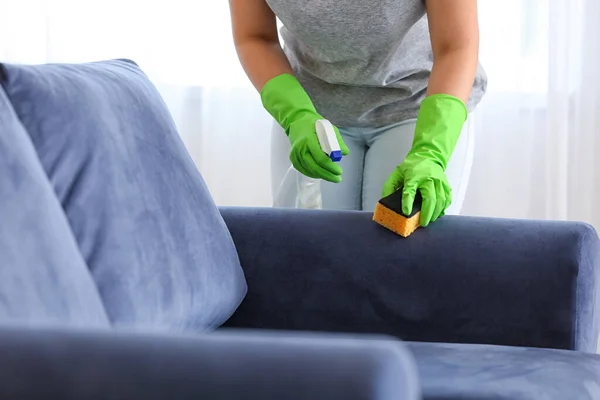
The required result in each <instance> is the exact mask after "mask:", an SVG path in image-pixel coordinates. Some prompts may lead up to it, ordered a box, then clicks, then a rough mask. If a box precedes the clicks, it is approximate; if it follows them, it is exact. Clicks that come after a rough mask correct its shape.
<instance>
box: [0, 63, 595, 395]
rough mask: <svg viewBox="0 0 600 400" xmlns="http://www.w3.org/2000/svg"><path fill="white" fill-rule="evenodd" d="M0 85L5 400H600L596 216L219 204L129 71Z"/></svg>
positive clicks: (60, 71)
mask: <svg viewBox="0 0 600 400" xmlns="http://www.w3.org/2000/svg"><path fill="white" fill-rule="evenodd" d="M0 82H1V83H2V90H0V171H3V173H2V174H0V198H2V200H3V201H2V203H0V221H2V223H1V224H0V257H1V258H0V398H2V399H49V398H52V399H63V400H68V399H77V400H87V399H211V400H225V399H265V400H275V399H286V400H295V399H311V400H325V399H346V400H354V399H356V400H359V399H361V400H363V399H364V400H388V399H389V400H392V399H394V400H404V399H406V400H417V399H427V400H454V399H490V400H491V399H512V400H521V399H523V400H525V399H527V400H529V399H532V400H533V399H552V400H554V399H557V400H558V399H561V400H564V399H582V400H587V399H600V356H597V355H596V354H595V353H596V348H597V342H598V335H599V324H598V316H597V314H598V310H599V303H598V301H599V298H598V290H599V283H600V281H599V274H600V240H599V238H598V234H597V232H596V231H595V230H594V228H592V227H591V226H589V225H587V224H583V223H577V222H555V221H528V220H510V219H491V218H474V217H452V216H446V217H444V218H442V219H440V220H439V221H437V222H436V223H435V224H432V225H431V226H429V227H428V228H426V229H419V230H417V231H416V232H415V233H414V234H413V235H412V236H410V237H409V238H407V239H403V238H400V237H398V236H396V235H394V234H393V233H391V232H389V231H387V230H385V229H383V228H381V227H380V226H378V225H376V224H375V223H373V222H372V221H371V214H369V213H366V212H344V211H314V210H312V211H309V210H285V209H270V208H244V207H224V208H223V207H222V208H218V207H217V206H216V205H215V204H214V202H213V201H212V198H211V197H210V194H209V193H208V189H207V188H206V186H205V185H204V182H203V180H202V178H201V177H200V174H199V173H198V171H197V170H196V168H195V166H194V165H193V162H192V161H191V159H189V157H188V156H187V153H186V152H185V148H184V147H183V145H182V143H181V142H180V139H179V137H178V134H177V131H176V128H175V126H174V124H173V122H172V121H171V120H170V116H169V115H168V112H167V111H166V107H165V105H164V104H163V103H162V102H161V99H160V96H159V95H158V93H157V92H156V90H155V89H154V87H153V86H152V84H151V83H150V81H149V80H148V79H147V78H146V77H145V75H144V74H143V73H142V72H141V70H140V69H139V67H138V66H137V65H136V64H135V63H133V62H131V61H128V60H109V61H103V62H97V63H89V64H79V65H69V64H49V65H26V66H23V65H11V64H2V65H1V66H0Z"/></svg>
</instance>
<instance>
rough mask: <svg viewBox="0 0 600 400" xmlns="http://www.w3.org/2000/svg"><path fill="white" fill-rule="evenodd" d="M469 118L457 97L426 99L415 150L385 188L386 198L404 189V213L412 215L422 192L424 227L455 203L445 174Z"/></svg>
mask: <svg viewBox="0 0 600 400" xmlns="http://www.w3.org/2000/svg"><path fill="white" fill-rule="evenodd" d="M466 119H467V108H466V107H465V104H464V103H463V102H462V101H461V100H460V99H458V98H457V97H454V96H450V95H446V94H435V95H431V96H428V97H426V98H425V99H424V100H423V102H422V103H421V107H420V109H419V114H418V116H417V124H416V128H415V137H414V140H413V143H412V148H411V150H410V151H409V152H408V155H407V156H406V159H405V160H404V162H402V164H400V165H399V166H398V167H396V169H395V170H394V172H392V174H391V175H390V176H389V178H388V179H387V181H386V182H385V184H384V186H383V192H382V194H383V197H385V196H388V195H390V194H392V193H393V192H394V191H396V190H397V189H399V188H402V212H403V213H404V214H410V212H411V211H412V208H413V202H414V199H415V195H416V193H417V190H419V191H420V192H421V196H422V198H423V203H422V205H421V217H420V221H419V223H420V224H421V226H427V225H429V223H430V222H433V221H435V220H437V219H438V218H439V217H440V216H442V215H444V211H445V210H446V209H447V208H448V207H449V206H450V204H451V203H452V189H451V188H450V185H449V184H448V179H447V178H446V172H445V171H446V167H447V166H448V161H449V160H450V156H451V155H452V152H453V151H454V147H455V146H456V142H457V141H458V138H459V136H460V133H461V131H462V128H463V125H464V123H465V121H466Z"/></svg>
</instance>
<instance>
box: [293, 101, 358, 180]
mask: <svg viewBox="0 0 600 400" xmlns="http://www.w3.org/2000/svg"><path fill="white" fill-rule="evenodd" d="M320 119H323V117H321V116H320V115H318V114H317V113H312V112H306V113H304V115H301V116H299V117H297V118H295V119H294V121H293V122H291V123H290V128H289V133H288V138H289V140H290V144H291V150H290V161H291V162H292V165H293V166H294V168H296V170H298V171H299V172H300V173H302V174H304V175H306V176H308V177H311V178H317V179H324V180H326V181H329V182H334V183H339V182H341V181H342V167H340V166H339V164H337V163H335V162H333V161H332V160H331V158H329V156H328V155H327V154H326V153H325V152H324V151H323V150H322V149H321V145H320V144H319V139H318V137H317V131H316V122H317V121H318V120H320ZM333 128H334V130H335V132H336V136H337V140H338V143H339V145H340V149H341V151H342V155H343V156H346V155H348V154H349V153H350V151H349V150H348V147H347V146H346V144H345V143H344V141H343V140H342V137H341V136H340V132H339V130H338V128H337V127H335V126H334V127H333Z"/></svg>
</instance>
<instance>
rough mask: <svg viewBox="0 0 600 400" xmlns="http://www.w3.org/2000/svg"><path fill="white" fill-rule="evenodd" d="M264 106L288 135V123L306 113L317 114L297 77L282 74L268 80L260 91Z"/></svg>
mask: <svg viewBox="0 0 600 400" xmlns="http://www.w3.org/2000/svg"><path fill="white" fill-rule="evenodd" d="M260 97H261V100H262V104H263V106H264V108H265V109H266V110H267V111H268V112H269V114H271V116H272V117H273V118H275V121H277V122H278V123H279V125H281V127H282V128H283V129H285V133H286V134H287V135H288V136H289V134H290V132H289V131H290V125H291V124H292V123H293V122H294V121H295V120H296V119H298V118H300V117H302V116H303V115H305V114H306V113H310V114H313V115H316V114H317V111H316V109H315V106H314V105H313V103H312V101H311V99H310V97H309V96H308V94H307V93H306V91H305V90H304V88H302V85H300V82H299V81H298V79H296V77H295V76H293V75H290V74H282V75H279V76H276V77H275V78H273V79H271V80H270V81H268V82H267V83H266V84H265V86H264V87H263V89H262V90H261V92H260ZM317 118H319V117H317Z"/></svg>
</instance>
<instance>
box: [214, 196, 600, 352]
mask: <svg viewBox="0 0 600 400" xmlns="http://www.w3.org/2000/svg"><path fill="white" fill-rule="evenodd" d="M221 214H222V215H223V217H224V219H225V222H226V223H227V225H228V226H229V229H230V232H231V234H232V236H233V239H234V242H235V244H236V247H237V251H238V254H239V256H240V260H241V263H242V267H243V269H244V273H245V275H246V279H247V282H248V287H249V291H248V294H247V296H246V298H245V300H244V301H243V302H242V305H241V306H240V307H239V308H238V310H237V311H236V313H235V314H234V315H233V316H232V318H231V319H230V320H229V321H228V322H227V323H226V326H230V327H247V328H269V329H286V330H288V329H289V330H305V329H306V330H322V331H339V332H369V333H382V334H389V335H394V336H396V337H399V338H401V339H404V340H407V341H433V342H454V343H482V344H499V345H515V346H530V347H549V348H560V349H572V350H581V351H589V352H594V351H595V350H596V343H597V338H598V319H597V316H596V314H598V311H600V309H599V307H598V296H597V291H598V289H599V288H600V285H599V273H598V272H599V271H598V268H599V267H600V266H599V261H600V255H599V248H600V246H599V239H598V235H597V233H596V231H595V230H594V229H593V228H592V227H591V226H590V225H587V224H582V223H574V222H550V221H528V220H509V219H489V218H475V217H452V216H446V217H444V218H442V219H440V220H438V221H437V222H436V223H434V224H431V225H430V226H429V227H427V228H421V229H418V230H417V231H416V232H415V233H413V235H411V236H410V237H408V238H402V237H399V236H397V235H395V234H393V233H391V232H389V231H387V230H385V229H384V228H382V227H380V226H379V225H377V224H375V223H374V222H373V221H372V220H371V218H372V214H371V213H367V212H348V211H322V210H316V211H315V210H285V209H267V208H264V209H262V208H236V207H225V208H222V209H221Z"/></svg>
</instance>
